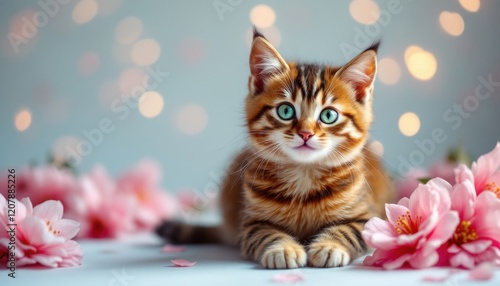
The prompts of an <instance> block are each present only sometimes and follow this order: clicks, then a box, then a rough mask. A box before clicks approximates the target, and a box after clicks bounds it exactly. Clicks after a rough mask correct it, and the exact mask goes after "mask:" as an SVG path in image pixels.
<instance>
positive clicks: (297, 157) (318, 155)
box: [283, 146, 328, 163]
mask: <svg viewBox="0 0 500 286" xmlns="http://www.w3.org/2000/svg"><path fill="white" fill-rule="evenodd" d="M283 151H285V153H286V154H287V155H288V157H290V158H291V159H292V160H294V161H296V162H298V163H315V162H317V161H320V160H322V159H324V158H325V157H326V156H327V155H328V149H327V148H321V149H315V150H298V149H295V148H291V147H288V146H285V147H284V148H283Z"/></svg>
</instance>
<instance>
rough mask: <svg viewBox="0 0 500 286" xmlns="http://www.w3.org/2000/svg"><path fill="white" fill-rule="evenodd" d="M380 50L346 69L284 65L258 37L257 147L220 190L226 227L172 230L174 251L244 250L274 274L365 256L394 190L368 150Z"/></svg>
mask: <svg viewBox="0 0 500 286" xmlns="http://www.w3.org/2000/svg"><path fill="white" fill-rule="evenodd" d="M377 48H378V44H375V45H373V46H372V47H370V48H368V49H367V50H365V51H364V52H362V53H361V54H360V55H358V56H357V57H356V58H354V59H353V60H352V61H350V62H349V63H348V64H346V65H344V66H342V67H333V66H320V65H314V64H304V63H298V62H287V61H285V60H284V59H283V58H282V57H281V56H280V54H279V53H278V52H277V51H276V49H275V48H274V47H273V46H272V45H271V44H270V43H269V42H268V41H267V40H266V38H264V36H262V35H261V34H260V33H259V32H257V31H255V32H254V39H253V43H252V49H251V53H250V71H251V75H250V78H249V82H248V87H249V94H248V96H247V98H246V109H245V111H246V126H247V128H248V135H249V141H250V144H249V147H248V148H247V149H245V150H244V151H242V152H241V153H240V154H239V155H238V156H236V158H235V159H234V161H233V163H232V166H231V167H230V169H229V170H228V174H227V178H226V179H225V182H224V183H223V186H222V193H221V207H222V212H223V218H224V223H223V225H222V226H219V227H201V226H189V225H186V224H182V223H176V222H165V223H164V224H163V225H161V226H160V227H159V228H158V229H157V233H158V234H159V235H161V236H163V237H165V238H167V239H168V240H170V241H171V242H174V243H200V242H205V243H216V242H225V243H228V244H233V245H239V247H240V248H241V252H242V255H243V256H244V257H246V258H248V259H251V260H254V261H258V262H260V263H261V264H262V265H263V266H264V267H266V268H297V267H303V266H305V265H310V266H313V267H339V266H345V265H347V264H349V263H350V262H351V261H352V260H353V259H355V258H356V257H358V256H360V255H362V254H364V253H365V252H366V251H367V245H366V244H365V242H364V241H363V239H362V237H361V231H362V229H363V226H364V224H365V223H366V222H367V221H368V219H370V218H371V217H373V216H380V217H383V216H384V212H383V207H384V203H385V202H387V201H389V200H391V199H392V188H391V184H390V182H389V181H390V180H389V178H388V176H387V175H386V174H385V172H384V171H383V169H382V167H381V165H380V163H379V160H378V158H377V156H376V155H373V154H372V153H371V152H370V151H369V150H368V148H367V147H366V142H367V139H368V129H369V127H370V124H371V122H372V94H373V82H374V79H375V75H376V71H377Z"/></svg>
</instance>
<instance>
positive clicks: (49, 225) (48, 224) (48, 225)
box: [45, 220, 61, 235]
mask: <svg viewBox="0 0 500 286" xmlns="http://www.w3.org/2000/svg"><path fill="white" fill-rule="evenodd" d="M45 224H46V225H47V228H48V229H49V231H50V232H52V233H53V234H54V235H57V234H60V233H61V231H59V230H56V229H55V228H54V227H53V226H52V223H51V222H50V220H48V221H47V222H46V223H45Z"/></svg>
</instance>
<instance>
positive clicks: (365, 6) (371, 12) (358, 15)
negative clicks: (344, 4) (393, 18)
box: [349, 0, 380, 25]
mask: <svg viewBox="0 0 500 286" xmlns="http://www.w3.org/2000/svg"><path fill="white" fill-rule="evenodd" d="M349 12H350V13H351V16H352V18H353V19H354V20H356V21H357V22H359V23H361V24H365V25H372V24H375V23H376V22H377V21H378V19H379V17H380V9H379V7H378V5H377V3H376V2H375V1H372V0H354V1H352V2H351V4H350V5H349Z"/></svg>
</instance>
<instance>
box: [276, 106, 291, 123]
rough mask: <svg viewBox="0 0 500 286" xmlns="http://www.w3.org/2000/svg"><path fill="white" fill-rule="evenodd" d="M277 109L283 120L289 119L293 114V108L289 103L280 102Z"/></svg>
mask: <svg viewBox="0 0 500 286" xmlns="http://www.w3.org/2000/svg"><path fill="white" fill-rule="evenodd" d="M277 110H278V116H279V117H280V118H281V119H283V120H290V119H293V117H294V116H295V109H293V106H292V105H291V104H289V103H283V104H281V105H280V106H278V108H277Z"/></svg>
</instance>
